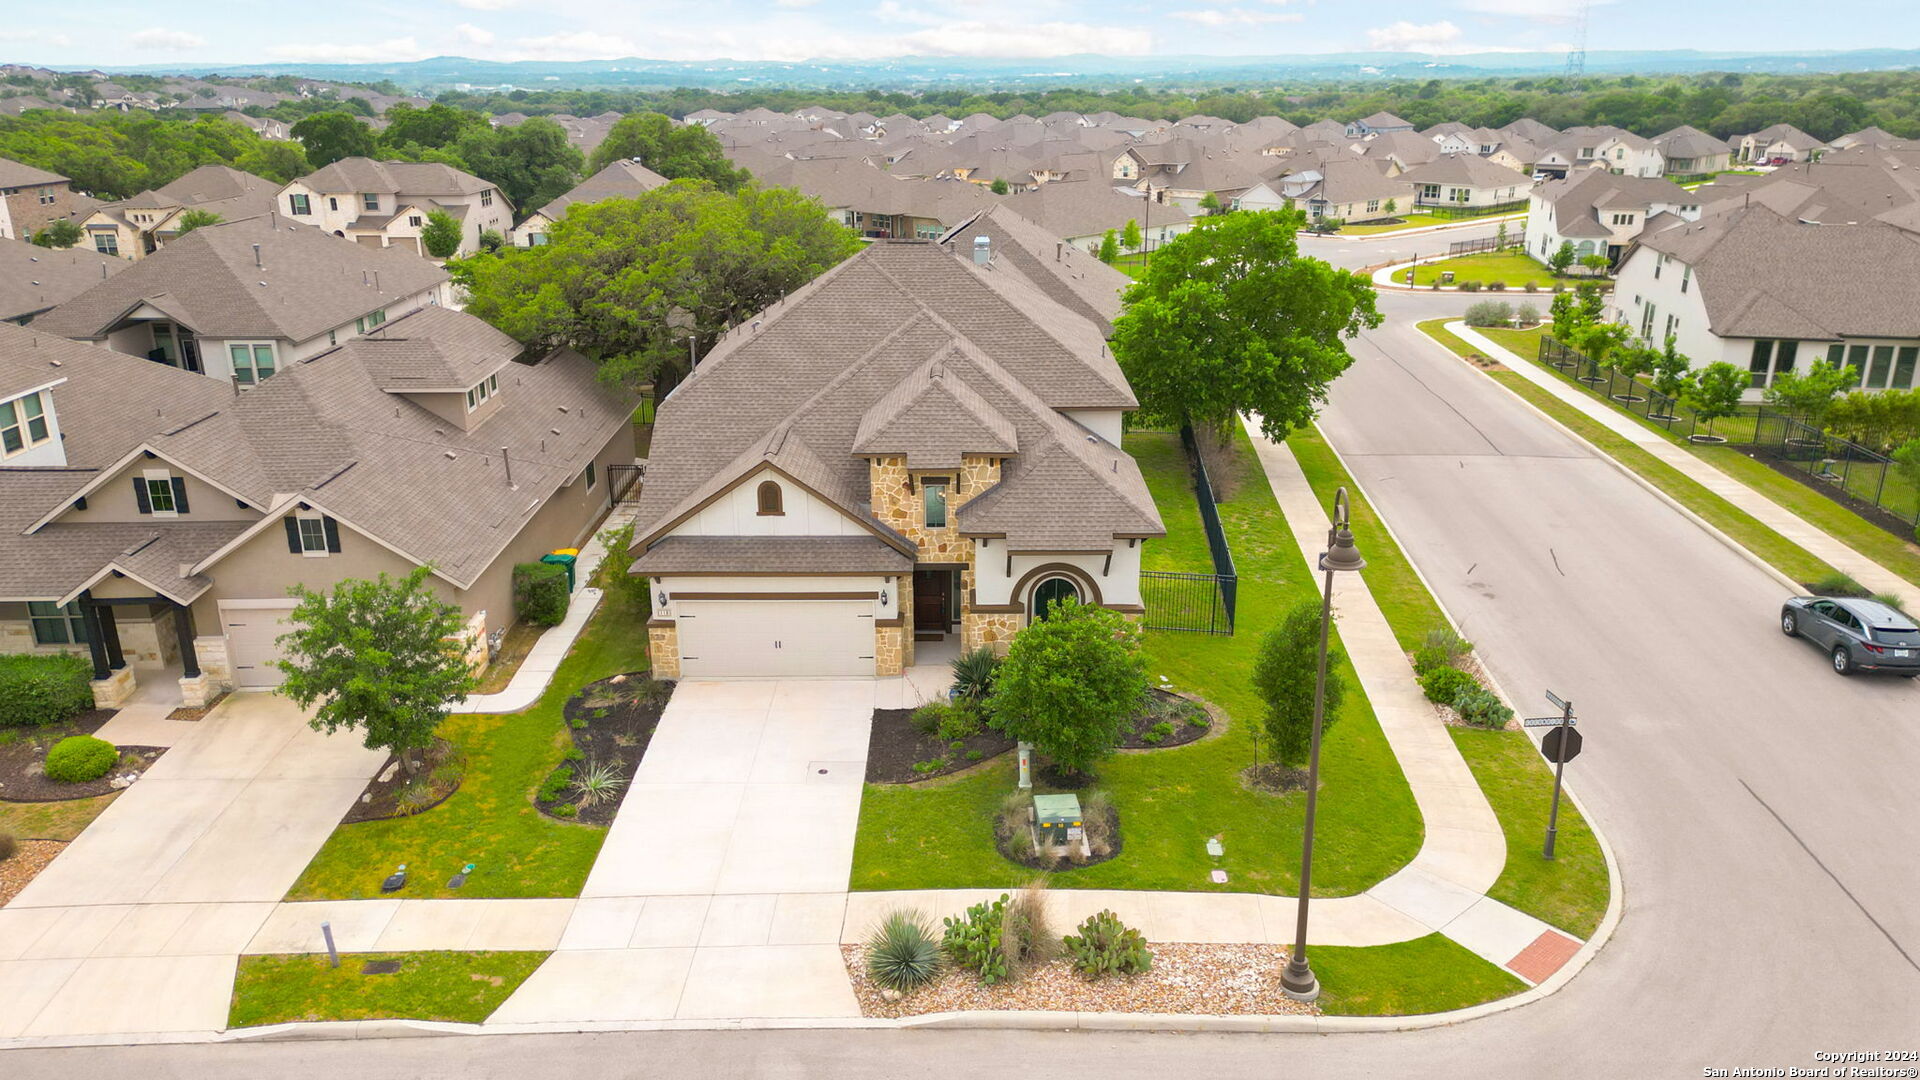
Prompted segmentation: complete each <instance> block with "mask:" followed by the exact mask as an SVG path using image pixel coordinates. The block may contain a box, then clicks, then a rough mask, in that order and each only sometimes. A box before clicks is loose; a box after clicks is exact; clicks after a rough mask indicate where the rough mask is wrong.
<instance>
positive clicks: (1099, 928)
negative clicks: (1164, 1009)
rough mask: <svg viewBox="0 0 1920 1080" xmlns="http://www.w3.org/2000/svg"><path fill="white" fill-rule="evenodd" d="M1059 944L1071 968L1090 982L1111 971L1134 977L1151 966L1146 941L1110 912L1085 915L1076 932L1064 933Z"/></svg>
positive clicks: (1151, 960) (1136, 931)
mask: <svg viewBox="0 0 1920 1080" xmlns="http://www.w3.org/2000/svg"><path fill="white" fill-rule="evenodd" d="M1061 944H1063V945H1065V946H1066V947H1067V956H1068V958H1069V959H1071V960H1072V961H1073V966H1074V968H1075V969H1076V970H1078V971H1079V972H1080V973H1081V974H1082V975H1085V976H1086V977H1088V978H1090V979H1097V978H1099V977H1100V976H1102V975H1107V974H1112V973H1115V972H1118V973H1120V974H1122V975H1138V974H1140V973H1142V972H1144V971H1146V970H1147V969H1148V968H1151V967H1152V966H1153V954H1152V953H1150V952H1148V951H1147V939H1146V938H1145V937H1143V936H1141V933H1140V931H1138V930H1135V929H1133V928H1132V927H1130V926H1128V925H1127V924H1126V923H1123V922H1121V921H1120V916H1118V915H1115V914H1114V913H1113V912H1111V911H1102V912H1100V913H1099V914H1098V915H1092V916H1089V917H1088V918H1087V921H1086V922H1083V923H1081V924H1080V932H1079V933H1078V934H1068V935H1067V936H1066V937H1065V938H1063V939H1061Z"/></svg>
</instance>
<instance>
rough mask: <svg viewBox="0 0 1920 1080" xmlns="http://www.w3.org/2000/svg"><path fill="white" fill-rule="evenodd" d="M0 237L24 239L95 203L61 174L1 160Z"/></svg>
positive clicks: (10, 160)
mask: <svg viewBox="0 0 1920 1080" xmlns="http://www.w3.org/2000/svg"><path fill="white" fill-rule="evenodd" d="M0 202H4V203H5V204H6V209H5V210H4V211H0V236H4V237H11V238H13V239H15V240H25V239H27V238H28V237H29V236H31V235H33V234H34V233H36V232H39V231H40V230H41V229H43V228H45V227H46V226H47V224H48V223H50V222H53V221H57V220H59V219H60V218H64V217H71V216H73V215H74V214H75V213H76V212H78V211H79V210H80V209H82V208H83V207H85V206H87V205H91V203H92V200H90V199H87V197H86V196H84V195H81V194H80V193H78V192H76V191H74V190H73V182H72V181H71V180H68V179H67V178H66V177H64V176H61V175H60V174H59V173H55V172H48V171H47V170H45V169H36V168H34V167H33V166H31V165H24V164H21V163H20V162H18V161H14V160H12V159H10V158H0Z"/></svg>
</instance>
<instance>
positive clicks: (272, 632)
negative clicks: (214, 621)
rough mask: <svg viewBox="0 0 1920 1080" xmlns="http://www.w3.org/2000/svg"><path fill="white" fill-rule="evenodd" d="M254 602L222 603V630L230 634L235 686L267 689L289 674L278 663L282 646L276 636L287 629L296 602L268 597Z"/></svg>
mask: <svg viewBox="0 0 1920 1080" xmlns="http://www.w3.org/2000/svg"><path fill="white" fill-rule="evenodd" d="M258 603H259V604H260V605H261V606H259V607H254V606H252V605H251V604H244V603H243V604H229V603H224V602H223V603H222V604H221V605H220V626H221V632H222V633H224V634H226V636H227V660H228V661H229V662H230V663H232V664H233V685H234V686H236V687H237V688H239V689H241V690H267V689H271V688H273V687H276V686H279V685H280V681H281V680H282V679H284V678H285V677H286V676H285V675H283V674H282V673H281V671H280V669H279V668H278V667H276V666H274V661H276V660H278V659H280V646H279V645H278V644H277V643H276V642H275V640H274V639H276V638H278V637H279V636H280V635H281V634H284V633H286V632H287V616H289V615H291V614H293V601H291V600H287V601H280V600H264V601H259V602H258Z"/></svg>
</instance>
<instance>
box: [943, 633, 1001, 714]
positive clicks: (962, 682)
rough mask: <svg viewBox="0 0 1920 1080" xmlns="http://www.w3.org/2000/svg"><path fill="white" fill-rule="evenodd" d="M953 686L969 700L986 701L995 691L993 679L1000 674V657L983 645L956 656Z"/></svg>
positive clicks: (953, 663)
mask: <svg viewBox="0 0 1920 1080" xmlns="http://www.w3.org/2000/svg"><path fill="white" fill-rule="evenodd" d="M951 666H952V667H953V688H954V690H955V691H957V692H958V693H959V695H960V696H961V697H962V698H965V699H966V700H968V701H976V702H978V701H985V700H986V699H987V695H989V694H991V693H993V680H994V678H995V677H996V676H998V675H999V674H1000V657H999V656H997V655H995V654H994V651H993V650H992V649H989V648H986V647H985V646H982V647H981V648H978V649H974V650H972V651H971V652H964V653H961V654H960V655H959V656H957V657H954V659H953V661H952V665H951Z"/></svg>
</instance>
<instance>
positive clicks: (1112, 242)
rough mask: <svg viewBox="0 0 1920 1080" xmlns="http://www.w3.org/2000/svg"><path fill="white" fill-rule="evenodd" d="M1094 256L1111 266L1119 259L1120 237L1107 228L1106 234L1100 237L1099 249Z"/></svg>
mask: <svg viewBox="0 0 1920 1080" xmlns="http://www.w3.org/2000/svg"><path fill="white" fill-rule="evenodd" d="M1096 257H1097V258H1099V260H1100V261H1101V262H1103V263H1106V264H1107V265H1108V266H1112V265H1113V264H1114V263H1115V262H1117V261H1118V260H1119V258H1120V237H1119V236H1118V235H1116V234H1115V233H1114V231H1113V230H1112V229H1108V230H1107V235H1105V236H1103V237H1101V238H1100V250H1099V252H1098V253H1097V256H1096Z"/></svg>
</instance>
